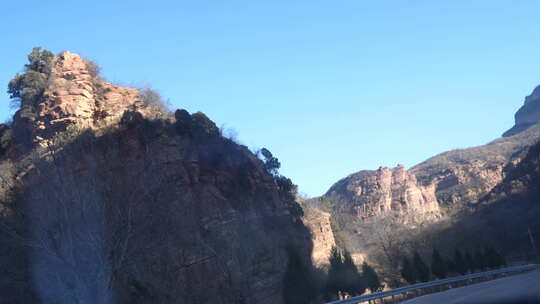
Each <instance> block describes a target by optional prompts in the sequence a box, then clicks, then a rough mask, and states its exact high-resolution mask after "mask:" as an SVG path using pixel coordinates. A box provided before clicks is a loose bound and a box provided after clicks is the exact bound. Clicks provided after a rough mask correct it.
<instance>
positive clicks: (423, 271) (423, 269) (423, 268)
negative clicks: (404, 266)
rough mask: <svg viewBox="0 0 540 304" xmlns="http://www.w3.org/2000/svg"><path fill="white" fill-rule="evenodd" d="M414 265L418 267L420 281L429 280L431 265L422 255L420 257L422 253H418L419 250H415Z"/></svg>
mask: <svg viewBox="0 0 540 304" xmlns="http://www.w3.org/2000/svg"><path fill="white" fill-rule="evenodd" d="M413 266H414V268H415V269H416V273H417V274H418V280H419V281H420V282H427V281H429V267H428V266H427V265H426V263H424V261H423V260H422V257H420V254H418V251H415V252H414V257H413Z"/></svg>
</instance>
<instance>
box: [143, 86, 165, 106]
mask: <svg viewBox="0 0 540 304" xmlns="http://www.w3.org/2000/svg"><path fill="white" fill-rule="evenodd" d="M141 98H142V101H143V103H144V105H146V106H153V107H156V108H158V109H160V110H168V108H169V107H168V102H167V101H165V100H164V99H163V98H162V97H161V95H160V94H159V92H158V91H156V90H154V89H151V88H146V89H142V90H141Z"/></svg>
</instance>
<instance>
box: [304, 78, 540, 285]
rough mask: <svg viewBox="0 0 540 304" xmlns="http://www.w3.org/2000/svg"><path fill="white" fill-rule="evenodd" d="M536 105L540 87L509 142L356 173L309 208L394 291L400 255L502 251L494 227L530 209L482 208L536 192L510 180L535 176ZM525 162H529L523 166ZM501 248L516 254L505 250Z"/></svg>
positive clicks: (539, 126) (539, 136) (539, 115)
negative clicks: (325, 216)
mask: <svg viewBox="0 0 540 304" xmlns="http://www.w3.org/2000/svg"><path fill="white" fill-rule="evenodd" d="M539 105H540V86H539V87H537V88H535V89H534V91H533V92H532V94H531V95H529V96H528V97H527V98H526V101H525V104H524V105H523V106H522V107H521V108H520V109H519V110H518V112H517V113H516V125H515V126H514V127H513V128H512V129H510V130H509V131H508V132H506V133H505V136H503V137H501V138H498V139H495V140H493V141H491V142H489V143H487V144H485V145H481V146H477V147H471V148H467V149H457V150H452V151H447V152H443V153H441V154H438V155H436V156H433V157H431V158H429V159H427V160H425V161H423V162H421V163H419V164H417V165H415V166H413V167H412V168H410V169H406V168H404V167H403V166H401V165H398V166H397V167H395V168H386V167H380V168H379V169H378V170H361V171H358V172H356V173H353V174H350V175H349V176H347V177H345V178H343V179H341V180H339V181H338V182H336V183H335V184H334V185H332V186H331V187H330V189H329V190H328V191H327V192H326V193H325V194H324V195H323V196H321V197H317V198H313V199H311V200H309V201H308V202H307V203H306V204H309V205H310V206H312V207H313V208H319V209H321V210H324V211H325V212H327V213H329V214H330V215H331V216H330V222H331V226H332V228H333V233H334V239H335V240H336V244H337V245H339V246H342V247H345V248H346V249H348V250H349V251H351V252H352V253H353V256H358V257H362V259H363V258H367V259H368V260H370V262H374V263H375V264H377V265H378V267H380V269H381V271H382V273H383V275H384V276H385V277H386V279H387V280H388V282H391V284H394V285H395V284H399V283H398V282H399V280H400V278H399V277H400V275H399V271H400V270H399V269H400V264H399V263H400V262H399V261H400V259H401V257H400V256H401V255H402V254H403V252H407V251H412V250H420V251H422V250H425V252H424V254H426V255H428V254H430V252H431V251H430V250H431V249H432V248H431V247H425V246H440V248H442V249H443V252H444V250H453V247H452V246H457V244H460V246H465V247H468V246H481V245H479V244H486V243H490V244H492V246H498V245H495V242H497V236H498V235H499V236H501V235H502V233H503V231H501V230H500V229H499V230H497V224H496V222H497V221H502V219H504V222H505V223H507V225H508V226H506V227H512V221H519V218H518V217H517V215H518V214H520V216H521V215H523V214H527V213H526V211H523V210H525V209H523V208H525V207H524V206H528V204H517V203H516V200H514V201H513V202H514V203H515V204H514V205H511V204H506V205H504V206H505V207H504V208H506V209H504V208H498V207H495V206H493V207H490V208H484V206H486V205H489V204H490V202H493V201H501V199H502V198H503V197H506V196H507V195H508V194H507V193H510V192H512V191H514V192H516V191H518V190H516V189H519V191H518V192H520V193H529V192H527V191H526V190H527V189H528V188H531V187H533V185H532V184H531V183H530V182H529V183H526V182H524V181H523V180H524V179H525V181H529V179H527V178H525V177H523V175H521V176H522V177H521V178H517V179H516V178H512V176H515V175H516V172H528V173H527V174H524V175H525V176H527V177H530V176H536V175H534V173H531V171H527V170H533V169H526V168H529V167H530V165H526V163H527V164H529V163H531V160H530V159H532V158H533V156H532V155H534V151H536V150H534V149H531V147H533V146H535V145H537V143H538V142H539V140H540V112H538V109H539ZM530 149H531V150H530ZM524 159H529V160H528V161H527V162H523V163H522V161H523V160H524ZM537 167H538V166H536V167H535V168H537ZM515 170H520V171H515ZM510 185H512V186H510ZM509 188H510V189H513V190H508V189H509ZM502 189H506V190H502ZM496 193H498V194H496ZM501 193H504V194H501ZM489 197H491V199H488V198H489ZM516 204H517V205H516ZM512 206H515V207H516V208H517V209H516V210H521V211H515V212H513V213H515V214H516V216H515V217H511V218H506V217H505V216H504V214H505V213H508V212H509V211H503V210H510V209H512V208H513V207H512ZM519 206H521V207H519ZM508 208H510V209H508ZM482 210H485V211H482ZM489 210H491V211H489ZM490 212H491V213H490ZM486 214H491V215H486ZM493 214H495V215H496V216H495V215H493ZM478 217H485V218H486V219H490V220H485V221H484V220H481V218H478ZM527 218H530V217H527ZM521 224H522V223H520V225H521ZM312 225H313V224H312ZM520 225H514V226H516V227H518V226H520ZM520 227H521V226H520ZM510 230H512V229H510V228H509V231H510ZM539 231H540V225H539ZM314 233H315V234H316V233H317V231H315V232H314ZM520 233H521V230H520ZM475 237H476V239H475ZM437 240H439V241H437ZM519 242H521V243H519V244H516V243H515V242H514V243H512V244H513V245H514V249H515V248H522V247H523V245H524V244H527V240H526V239H521V240H520V241H519ZM474 244H476V245H474ZM501 248H503V249H504V250H509V251H508V252H510V251H511V250H513V249H512V248H507V247H505V246H502V245H501ZM473 249H474V248H473ZM448 254H451V253H448ZM360 261H361V260H359V261H358V262H360Z"/></svg>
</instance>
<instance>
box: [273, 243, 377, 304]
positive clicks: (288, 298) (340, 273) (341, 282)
mask: <svg viewBox="0 0 540 304" xmlns="http://www.w3.org/2000/svg"><path fill="white" fill-rule="evenodd" d="M288 258H289V262H288V265H287V271H286V273H285V278H284V290H283V298H284V300H285V303H287V304H308V303H312V302H313V301H314V300H316V299H319V300H321V298H322V299H324V300H325V301H332V300H335V299H339V298H342V297H343V296H344V295H348V296H359V295H361V294H363V293H365V292H366V291H367V290H369V291H371V292H376V291H380V290H381V289H382V284H381V281H380V280H379V276H378V275H377V273H376V272H375V270H374V269H373V267H371V266H370V265H369V264H368V263H366V262H364V263H363V264H362V267H361V269H358V267H357V266H356V265H355V264H354V261H353V259H352V257H351V254H350V253H349V252H347V251H341V250H339V249H338V248H336V247H333V248H332V250H331V252H330V257H329V259H328V262H329V268H328V272H327V273H325V272H322V271H320V270H316V269H313V268H311V266H310V263H308V262H307V261H306V260H305V257H302V256H301V255H299V254H298V252H297V251H294V250H289V257H288Z"/></svg>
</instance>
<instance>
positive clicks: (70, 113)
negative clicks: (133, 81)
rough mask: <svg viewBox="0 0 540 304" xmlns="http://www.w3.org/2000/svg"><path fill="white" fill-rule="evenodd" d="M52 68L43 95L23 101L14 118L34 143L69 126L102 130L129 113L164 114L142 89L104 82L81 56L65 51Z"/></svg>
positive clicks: (53, 63) (14, 122)
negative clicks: (149, 101)
mask: <svg viewBox="0 0 540 304" xmlns="http://www.w3.org/2000/svg"><path fill="white" fill-rule="evenodd" d="M51 65H52V66H51V73H50V75H49V78H48V80H47V86H46V87H45V90H44V92H43V94H42V96H40V98H38V99H37V100H35V101H31V102H30V101H27V102H24V101H23V104H22V105H21V109H20V110H19V111H18V112H17V113H16V114H15V116H14V119H13V127H14V128H15V129H19V130H21V129H22V130H23V131H25V132H30V133H31V134H30V139H29V140H30V141H31V142H32V143H34V144H40V145H42V146H43V145H45V144H46V142H47V140H50V139H51V138H52V137H54V135H55V134H58V133H60V132H63V131H65V130H66V129H67V128H68V127H69V126H70V125H77V126H78V127H79V128H90V129H92V130H96V131H97V130H100V129H103V128H105V127H106V126H109V125H112V124H114V123H117V122H118V121H119V119H120V118H121V116H122V114H123V113H124V111H126V110H131V111H138V112H141V113H144V114H145V115H151V114H152V115H157V114H163V113H162V112H163V109H158V108H156V107H152V106H151V105H150V106H149V105H148V104H146V103H145V101H144V98H143V96H142V95H141V93H140V91H139V90H137V89H133V88H127V87H120V86H116V85H113V84H111V83H109V82H106V81H104V80H102V79H101V78H100V77H99V75H98V69H99V68H98V67H97V66H96V65H95V64H94V63H93V62H91V61H89V60H85V59H83V58H82V57H81V56H79V55H78V54H73V53H70V52H63V53H61V54H59V55H58V56H55V57H54V59H53V60H52V63H51ZM29 112H30V113H29ZM29 114H30V115H29ZM23 115H24V116H25V117H24V118H26V119H23ZM18 133H22V132H18Z"/></svg>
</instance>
